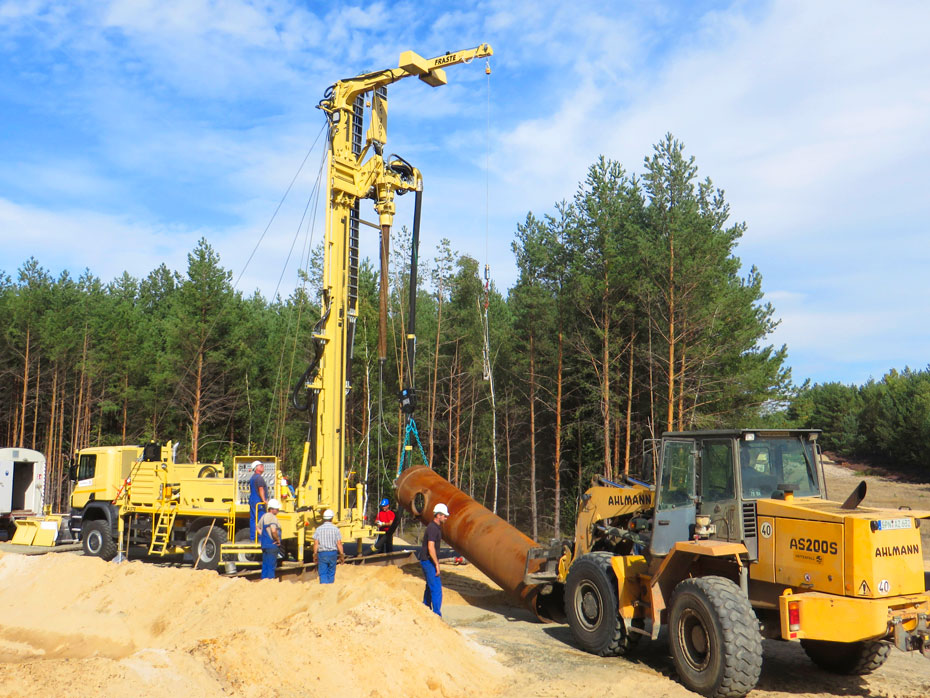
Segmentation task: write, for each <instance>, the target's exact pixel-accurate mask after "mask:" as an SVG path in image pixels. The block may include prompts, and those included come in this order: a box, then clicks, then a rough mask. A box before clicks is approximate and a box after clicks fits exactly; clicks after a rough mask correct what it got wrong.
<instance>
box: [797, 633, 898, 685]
mask: <svg viewBox="0 0 930 698" xmlns="http://www.w3.org/2000/svg"><path fill="white" fill-rule="evenodd" d="M801 647H803V648H804V651H805V652H807V656H808V657H810V658H811V661H812V662H814V664H816V665H817V666H819V667H820V668H821V669H824V670H825V671H830V672H833V673H834V674H850V675H856V676H864V675H865V674H871V673H872V672H873V671H875V670H876V669H878V668H879V667H880V666H881V665H882V664H884V663H885V660H886V659H888V655H889V654H890V653H891V645H889V644H888V643H887V642H870V641H862V642H829V641H827V640H801Z"/></svg>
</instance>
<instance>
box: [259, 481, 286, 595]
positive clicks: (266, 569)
mask: <svg viewBox="0 0 930 698" xmlns="http://www.w3.org/2000/svg"><path fill="white" fill-rule="evenodd" d="M280 510H281V502H279V501H278V500H277V499H274V498H273V497H272V498H271V499H269V500H268V511H266V512H265V513H264V514H262V518H261V521H259V531H260V532H261V535H260V536H259V542H260V543H261V545H262V579H274V570H275V567H276V566H277V564H278V550H280V548H281V524H279V523H278V512H279V511H280Z"/></svg>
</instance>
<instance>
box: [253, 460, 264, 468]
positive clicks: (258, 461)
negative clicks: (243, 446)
mask: <svg viewBox="0 0 930 698" xmlns="http://www.w3.org/2000/svg"><path fill="white" fill-rule="evenodd" d="M260 465H264V463H262V462H261V461H260V460H253V461H252V470H255V468H257V467H258V466H260Z"/></svg>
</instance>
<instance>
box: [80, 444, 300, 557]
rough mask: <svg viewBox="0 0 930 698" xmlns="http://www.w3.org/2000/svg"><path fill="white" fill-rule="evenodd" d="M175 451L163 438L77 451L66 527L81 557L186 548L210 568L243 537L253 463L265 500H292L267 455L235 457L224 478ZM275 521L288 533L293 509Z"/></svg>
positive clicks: (214, 466) (219, 470) (215, 469)
mask: <svg viewBox="0 0 930 698" xmlns="http://www.w3.org/2000/svg"><path fill="white" fill-rule="evenodd" d="M175 450H176V449H175V448H174V447H173V445H172V444H171V442H169V443H168V444H167V445H164V446H162V445H161V444H157V443H150V444H147V445H145V446H101V447H97V448H85V449H83V450H81V451H79V452H78V454H77V459H76V463H75V465H74V466H72V470H71V478H72V480H73V482H74V486H73V489H72V493H71V515H70V523H69V525H70V528H71V531H72V533H73V534H74V535H75V537H78V536H79V537H80V539H81V541H82V545H83V548H84V552H85V553H86V554H87V555H95V556H97V557H100V558H103V559H104V560H112V559H113V558H114V557H116V556H117V554H118V552H121V551H127V550H128V549H129V546H130V545H134V546H139V545H142V546H145V547H146V548H148V554H150V555H170V554H177V553H182V552H190V553H191V555H192V556H193V557H194V558H195V561H196V564H197V566H198V567H201V568H204V569H216V568H217V567H218V566H219V564H220V561H221V550H222V546H223V545H224V544H226V543H227V542H228V541H238V542H240V543H248V542H249V540H248V538H249V504H248V497H249V484H248V483H249V478H250V477H251V476H252V467H251V464H252V462H253V461H255V460H260V461H262V463H264V465H265V472H264V475H263V477H264V478H265V481H266V484H267V487H268V497H269V498H271V497H277V498H279V499H282V498H283V499H285V501H287V500H288V498H290V492H289V490H288V489H287V488H286V487H285V486H284V485H283V483H282V479H281V475H280V473H279V469H278V464H277V459H276V458H274V457H273V456H258V457H256V456H238V457H236V458H235V459H234V463H233V468H234V471H235V472H233V473H232V475H231V476H230V477H224V472H223V466H222V465H217V464H211V463H178V462H176V461H175ZM289 508H290V509H293V507H292V506H291V507H289ZM279 519H280V520H281V523H282V528H284V529H286V530H288V531H289V532H290V537H291V538H294V521H293V519H294V514H293V511H291V512H282V513H281V514H280V515H279Z"/></svg>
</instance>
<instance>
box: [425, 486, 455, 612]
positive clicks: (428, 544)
mask: <svg viewBox="0 0 930 698" xmlns="http://www.w3.org/2000/svg"><path fill="white" fill-rule="evenodd" d="M448 518H449V507H447V506H446V505H445V504H443V503H442V502H440V503H439V504H437V505H436V506H434V507H433V520H432V521H431V522H430V524H429V526H427V527H426V533H424V534H423V545H422V546H421V547H420V555H419V557H420V566H421V567H422V568H423V576H424V577H426V589H424V590H423V604H424V605H425V606H427V607H428V608H432V609H433V613H435V614H436V615H437V616H439V617H440V618H442V579H441V578H440V576H439V544H440V542H441V541H442V525H443V523H445V521H446V519H448Z"/></svg>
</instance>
